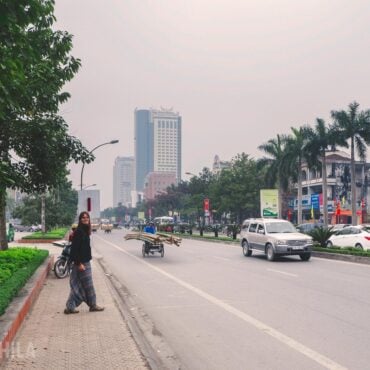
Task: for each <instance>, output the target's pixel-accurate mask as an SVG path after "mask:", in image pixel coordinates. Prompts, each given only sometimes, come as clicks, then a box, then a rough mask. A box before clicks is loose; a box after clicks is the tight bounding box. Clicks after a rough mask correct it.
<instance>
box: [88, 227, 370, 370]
mask: <svg viewBox="0 0 370 370" xmlns="http://www.w3.org/2000/svg"><path fill="white" fill-rule="evenodd" d="M123 235H124V231H123V230H113V232H112V233H111V234H104V233H103V232H101V231H99V232H98V233H97V234H94V236H93V245H94V250H96V251H97V252H98V253H99V254H100V255H102V256H103V258H104V260H105V262H106V264H107V266H108V269H109V272H111V273H112V274H113V275H114V276H115V277H116V278H117V279H118V280H119V281H121V282H122V284H123V285H124V286H125V287H126V288H127V289H128V291H129V293H130V297H131V299H132V300H133V303H131V304H132V307H131V310H132V315H133V316H134V317H136V319H137V320H143V317H144V319H146V320H150V321H151V322H152V324H153V329H152V334H153V335H155V336H159V337H161V338H163V340H164V341H165V342H166V343H167V344H169V346H170V347H171V351H173V352H174V353H175V355H176V357H177V359H178V361H179V363H180V364H181V369H202V370H204V369H215V370H216V369H243V370H244V369H310V370H312V369H325V368H328V369H346V368H348V369H361V370H363V369H369V368H370V364H369V348H370V320H369V319H368V316H369V306H370V290H369V287H368V286H369V282H370V266H368V265H360V264H355V263H347V262H340V261H333V260H326V259H320V258H312V259H311V260H310V261H309V262H302V261H301V260H300V258H299V257H298V256H297V257H287V258H283V259H281V260H279V261H277V262H268V261H267V260H266V258H265V257H263V256H262V255H253V256H252V257H244V256H243V254H242V251H241V248H240V247H238V246H235V245H234V246H233V245H227V244H221V243H211V242H203V241H196V240H187V239H185V240H183V242H182V244H181V246H180V247H176V246H167V245H166V246H165V256H164V258H161V257H160V255H159V254H154V255H153V256H149V257H147V258H143V257H142V255H141V244H142V243H141V242H140V241H136V240H129V241H125V240H124V239H123ZM136 311H137V312H139V311H140V312H141V315H139V314H137V315H136V313H135V312H136ZM143 313H144V315H143Z"/></svg>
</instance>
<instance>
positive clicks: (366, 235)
mask: <svg viewBox="0 0 370 370" xmlns="http://www.w3.org/2000/svg"><path fill="white" fill-rule="evenodd" d="M326 245H327V247H329V248H331V247H333V246H336V247H355V248H357V249H367V250H370V232H368V231H366V229H365V228H364V227H361V226H347V227H344V228H342V229H341V230H338V231H337V232H336V233H335V234H334V235H332V236H331V237H330V238H329V240H328V241H327V243H326Z"/></svg>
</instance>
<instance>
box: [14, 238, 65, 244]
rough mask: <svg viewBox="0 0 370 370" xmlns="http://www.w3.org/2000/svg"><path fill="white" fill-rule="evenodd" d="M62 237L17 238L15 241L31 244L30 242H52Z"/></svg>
mask: <svg viewBox="0 0 370 370" xmlns="http://www.w3.org/2000/svg"><path fill="white" fill-rule="evenodd" d="M60 240H62V239H19V240H17V243H26V244H32V243H54V242H56V241H60Z"/></svg>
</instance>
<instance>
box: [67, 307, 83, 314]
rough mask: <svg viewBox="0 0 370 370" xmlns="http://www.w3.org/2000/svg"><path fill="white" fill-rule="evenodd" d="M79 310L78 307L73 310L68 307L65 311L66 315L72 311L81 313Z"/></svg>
mask: <svg viewBox="0 0 370 370" xmlns="http://www.w3.org/2000/svg"><path fill="white" fill-rule="evenodd" d="M79 312H80V311H79V310H76V309H74V310H71V309H70V308H66V309H65V310H64V313H65V314H66V315H69V314H70V313H79Z"/></svg>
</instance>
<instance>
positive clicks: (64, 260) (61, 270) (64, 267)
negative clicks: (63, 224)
mask: <svg viewBox="0 0 370 370" xmlns="http://www.w3.org/2000/svg"><path fill="white" fill-rule="evenodd" d="M71 245H72V243H71V242H68V243H66V244H65V245H64V247H63V250H62V253H61V255H60V256H59V257H58V258H57V260H56V261H55V263H54V274H55V276H56V277H57V278H58V279H63V278H65V277H67V276H68V275H69V274H70V272H71V270H72V260H71Z"/></svg>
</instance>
